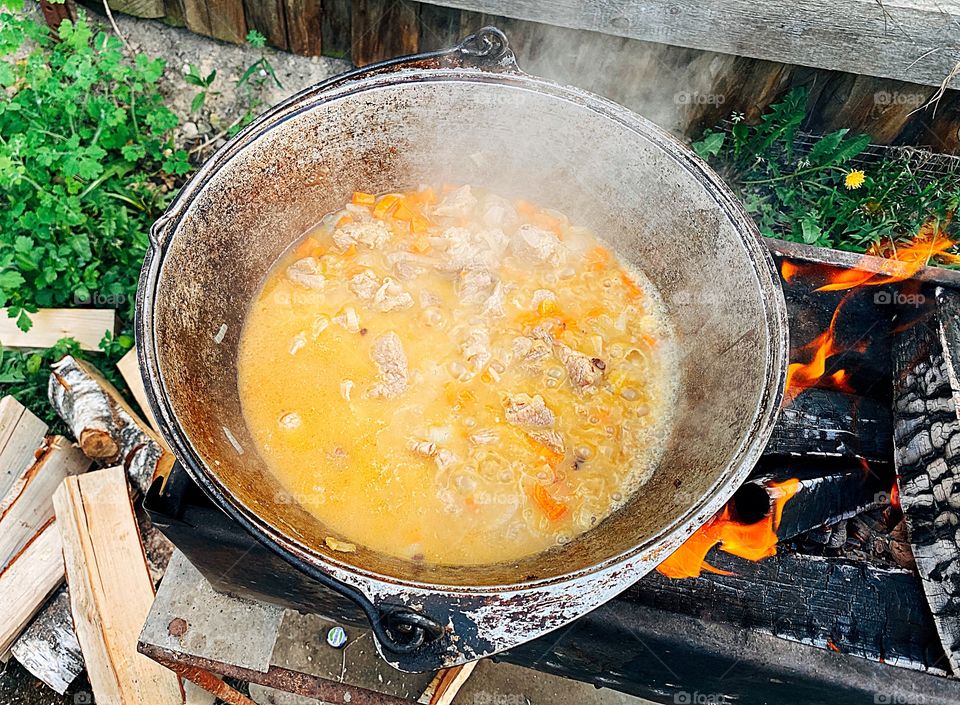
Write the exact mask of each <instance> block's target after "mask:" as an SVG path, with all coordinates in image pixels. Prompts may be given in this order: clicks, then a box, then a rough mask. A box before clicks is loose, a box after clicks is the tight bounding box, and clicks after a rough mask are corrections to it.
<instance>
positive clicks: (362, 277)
mask: <svg viewBox="0 0 960 705" xmlns="http://www.w3.org/2000/svg"><path fill="white" fill-rule="evenodd" d="M348 286H349V287H350V291H352V292H353V293H354V294H356V295H357V298H358V299H360V300H361V301H370V300H371V299H373V297H374V295H375V294H376V293H377V289H379V288H380V281H379V280H378V279H377V275H376V274H374V273H373V270H372V269H365V270H363V271H362V272H360V273H359V274H354V275H353V276H352V277H350V282H349V284H348Z"/></svg>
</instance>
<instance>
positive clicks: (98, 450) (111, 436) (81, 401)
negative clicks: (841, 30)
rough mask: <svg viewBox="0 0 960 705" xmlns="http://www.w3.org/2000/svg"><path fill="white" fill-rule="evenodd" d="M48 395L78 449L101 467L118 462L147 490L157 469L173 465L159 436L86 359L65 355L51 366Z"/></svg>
mask: <svg viewBox="0 0 960 705" xmlns="http://www.w3.org/2000/svg"><path fill="white" fill-rule="evenodd" d="M52 370H53V372H52V373H51V375H50V384H49V387H48V394H49V397H50V403H51V404H53V408H54V409H55V410H56V412H57V413H58V414H59V415H60V417H61V418H62V419H63V420H64V421H65V422H66V424H67V425H68V426H69V427H70V429H71V430H72V431H73V435H74V436H75V437H76V439H77V442H78V443H79V444H80V448H81V449H82V450H83V452H84V453H86V454H87V456H89V457H90V458H93V459H94V460H96V461H98V462H100V463H102V464H105V465H122V466H123V468H124V470H126V473H127V477H129V478H130V482H131V483H132V484H133V486H134V487H135V488H136V489H137V490H138V491H139V492H140V493H141V494H144V493H146V491H147V489H149V487H150V483H151V481H152V480H153V476H154V473H155V472H156V471H157V470H158V469H166V468H167V467H169V466H170V465H172V464H173V457H172V456H171V455H170V454H169V453H168V452H166V450H165V444H164V442H163V440H162V439H161V438H160V437H159V436H158V435H157V434H156V433H155V432H154V431H152V430H151V429H150V427H149V426H148V425H147V424H146V423H145V422H144V421H143V420H142V419H141V418H140V417H139V416H137V414H136V413H135V412H134V411H133V409H131V408H130V405H129V404H127V402H126V401H124V399H123V397H122V396H121V395H120V392H118V391H117V389H116V387H114V386H113V385H112V384H110V382H108V381H107V380H106V379H104V378H103V375H101V374H100V372H99V371H98V370H97V369H96V368H95V367H94V366H93V365H91V364H90V363H88V362H84V361H82V360H77V359H75V358H73V357H72V356H70V355H67V356H66V357H64V358H63V359H62V360H60V361H59V362H57V363H56V364H54V365H53V367H52Z"/></svg>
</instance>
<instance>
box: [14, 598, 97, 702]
mask: <svg viewBox="0 0 960 705" xmlns="http://www.w3.org/2000/svg"><path fill="white" fill-rule="evenodd" d="M10 653H11V654H13V657H14V658H15V659H17V661H19V662H20V664H21V665H22V666H23V667H24V668H26V669H27V670H28V671H30V673H32V674H33V675H34V676H36V677H37V678H39V679H40V680H41V681H43V682H44V683H46V684H47V685H48V686H50V687H51V688H53V690H55V691H56V692H57V693H59V694H60V695H63V694H64V693H65V692H66V691H67V688H69V687H70V684H71V683H73V680H74V679H75V678H76V677H77V676H79V675H80V673H81V672H82V671H83V654H81V653H80V642H79V641H77V633H76V632H75V631H74V629H73V618H72V617H71V616H70V595H69V594H68V592H67V586H66V585H62V586H61V587H60V589H59V590H57V591H56V592H55V593H54V594H53V596H52V597H51V598H50V599H49V600H47V604H45V605H44V606H43V608H42V610H41V611H40V613H39V614H38V615H37V617H36V618H35V619H34V620H33V621H32V622H31V623H30V626H29V627H27V628H26V629H25V630H24V632H23V634H21V635H20V636H19V637H18V638H17V640H16V641H15V642H13V647H12V648H11V649H10Z"/></svg>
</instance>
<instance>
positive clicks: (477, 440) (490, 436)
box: [470, 428, 500, 446]
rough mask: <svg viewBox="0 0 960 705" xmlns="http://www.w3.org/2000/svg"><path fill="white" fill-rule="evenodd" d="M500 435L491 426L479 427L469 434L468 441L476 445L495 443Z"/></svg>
mask: <svg viewBox="0 0 960 705" xmlns="http://www.w3.org/2000/svg"><path fill="white" fill-rule="evenodd" d="M499 440H500V436H499V435H498V434H497V432H496V431H494V430H493V429H492V428H481V429H480V430H479V431H477V432H476V433H472V434H470V442H471V443H473V444H474V445H476V446H486V445H490V444H492V443H496V442H497V441H499Z"/></svg>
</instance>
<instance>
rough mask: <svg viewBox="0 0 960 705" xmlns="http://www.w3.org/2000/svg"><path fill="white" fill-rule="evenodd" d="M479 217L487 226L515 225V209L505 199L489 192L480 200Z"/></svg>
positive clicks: (516, 219) (509, 226) (504, 227)
mask: <svg viewBox="0 0 960 705" xmlns="http://www.w3.org/2000/svg"><path fill="white" fill-rule="evenodd" d="M480 219H481V220H482V221H483V224H484V225H486V226H487V227H488V228H499V229H511V228H513V227H515V226H516V225H517V222H518V218H517V211H516V209H515V208H514V207H513V205H512V204H511V203H510V201H508V200H507V199H505V198H503V197H502V196H497V195H495V194H492V193H489V194H487V195H486V196H484V197H483V200H482V201H481V202H480Z"/></svg>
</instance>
